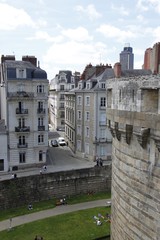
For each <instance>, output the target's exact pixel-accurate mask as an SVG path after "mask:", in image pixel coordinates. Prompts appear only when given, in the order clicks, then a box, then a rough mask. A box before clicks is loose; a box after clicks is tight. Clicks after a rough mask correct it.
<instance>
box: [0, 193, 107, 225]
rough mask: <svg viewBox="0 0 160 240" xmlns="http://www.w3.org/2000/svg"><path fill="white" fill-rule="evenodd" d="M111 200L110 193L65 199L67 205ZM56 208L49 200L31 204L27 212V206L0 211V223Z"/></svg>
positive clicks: (52, 200)
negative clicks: (31, 206) (30, 208)
mask: <svg viewBox="0 0 160 240" xmlns="http://www.w3.org/2000/svg"><path fill="white" fill-rule="evenodd" d="M107 198H111V193H110V192H109V193H106V192H105V193H95V194H83V195H77V196H73V197H70V198H66V199H67V203H68V204H76V203H81V202H87V201H94V200H99V199H107ZM55 206H56V199H50V200H47V201H42V202H37V203H33V210H32V211H28V209H27V206H23V207H19V208H14V209H8V210H1V211H0V221H2V220H5V219H10V218H13V217H16V216H20V215H25V214H29V213H33V212H38V211H42V210H46V209H50V208H53V207H55Z"/></svg>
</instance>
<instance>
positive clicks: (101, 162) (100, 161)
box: [99, 158, 103, 167]
mask: <svg viewBox="0 0 160 240" xmlns="http://www.w3.org/2000/svg"><path fill="white" fill-rule="evenodd" d="M99 163H100V166H101V167H103V160H102V158H100V160H99Z"/></svg>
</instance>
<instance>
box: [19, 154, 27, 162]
mask: <svg viewBox="0 0 160 240" xmlns="http://www.w3.org/2000/svg"><path fill="white" fill-rule="evenodd" d="M25 162H26V153H25V152H21V153H19V163H25Z"/></svg>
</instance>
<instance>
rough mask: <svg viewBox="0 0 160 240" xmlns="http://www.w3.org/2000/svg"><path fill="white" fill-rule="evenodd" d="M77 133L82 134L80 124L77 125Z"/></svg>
mask: <svg viewBox="0 0 160 240" xmlns="http://www.w3.org/2000/svg"><path fill="white" fill-rule="evenodd" d="M77 134H78V135H81V126H80V125H78V126H77Z"/></svg>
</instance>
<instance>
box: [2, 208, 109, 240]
mask: <svg viewBox="0 0 160 240" xmlns="http://www.w3.org/2000/svg"><path fill="white" fill-rule="evenodd" d="M98 213H100V214H102V215H103V216H105V215H106V213H110V207H97V208H92V209H87V210H81V211H77V212H73V213H67V214H62V215H58V216H54V217H50V218H46V219H44V220H39V221H36V222H32V223H28V224H25V225H21V226H18V227H15V228H13V229H11V230H10V231H2V232H0V239H3V240H22V239H23V240H34V238H35V236H36V235H38V236H42V237H43V239H44V240H54V239H55V240H93V239H95V238H98V237H103V236H106V235H109V234H110V223H109V222H104V221H103V223H102V225H101V226H97V225H96V223H95V220H94V219H93V216H98Z"/></svg>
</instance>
